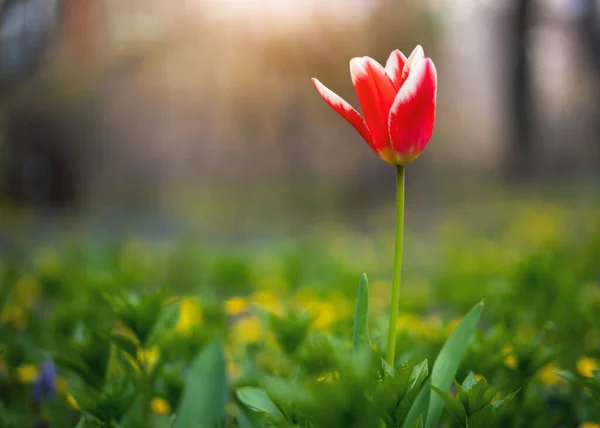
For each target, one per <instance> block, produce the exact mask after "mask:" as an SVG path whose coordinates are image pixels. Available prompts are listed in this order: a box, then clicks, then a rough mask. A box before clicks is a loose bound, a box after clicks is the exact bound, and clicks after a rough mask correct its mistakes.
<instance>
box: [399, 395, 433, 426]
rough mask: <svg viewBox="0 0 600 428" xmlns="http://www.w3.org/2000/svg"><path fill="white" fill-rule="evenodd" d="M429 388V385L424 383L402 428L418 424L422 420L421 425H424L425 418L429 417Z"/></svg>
mask: <svg viewBox="0 0 600 428" xmlns="http://www.w3.org/2000/svg"><path fill="white" fill-rule="evenodd" d="M429 390H430V388H429V387H428V385H423V387H422V388H421V390H420V391H419V394H418V395H417V398H416V399H415V401H414V402H413V404H412V406H411V408H410V410H409V411H408V415H406V419H405V420H404V423H403V424H402V428H411V427H415V426H417V424H419V420H420V425H418V426H420V427H422V426H423V419H427V409H428V408H429V397H430V395H429Z"/></svg>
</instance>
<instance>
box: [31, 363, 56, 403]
mask: <svg viewBox="0 0 600 428" xmlns="http://www.w3.org/2000/svg"><path fill="white" fill-rule="evenodd" d="M55 380H56V366H55V365H54V362H53V361H52V360H50V359H48V360H46V361H44V363H43V364H42V367H41V370H40V374H39V376H38V378H37V379H36V381H35V382H34V383H33V400H34V401H35V402H36V403H39V402H41V401H42V400H44V399H46V398H52V397H53V396H54V383H55Z"/></svg>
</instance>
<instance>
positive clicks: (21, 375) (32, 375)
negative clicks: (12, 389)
mask: <svg viewBox="0 0 600 428" xmlns="http://www.w3.org/2000/svg"><path fill="white" fill-rule="evenodd" d="M16 372H17V379H19V382H21V383H32V382H33V381H34V380H36V379H37V378H38V373H39V372H38V368H37V367H36V366H35V365H33V364H23V365H21V366H19V367H17V368H16Z"/></svg>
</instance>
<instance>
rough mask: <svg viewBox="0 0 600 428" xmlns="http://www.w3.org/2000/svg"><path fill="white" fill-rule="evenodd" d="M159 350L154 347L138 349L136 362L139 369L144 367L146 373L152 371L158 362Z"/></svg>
mask: <svg viewBox="0 0 600 428" xmlns="http://www.w3.org/2000/svg"><path fill="white" fill-rule="evenodd" d="M158 356H159V350H158V348H157V347H156V346H154V347H152V348H147V349H138V351H137V362H138V365H139V367H140V368H141V367H144V368H145V369H146V371H150V370H152V368H153V367H154V365H155V364H156V361H157V360H158Z"/></svg>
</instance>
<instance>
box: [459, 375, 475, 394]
mask: <svg viewBox="0 0 600 428" xmlns="http://www.w3.org/2000/svg"><path fill="white" fill-rule="evenodd" d="M475 382H477V378H476V377H475V373H473V372H469V374H468V375H467V377H465V380H463V383H462V387H463V388H464V389H465V390H467V391H468V390H469V389H471V387H472V386H473V385H475Z"/></svg>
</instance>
